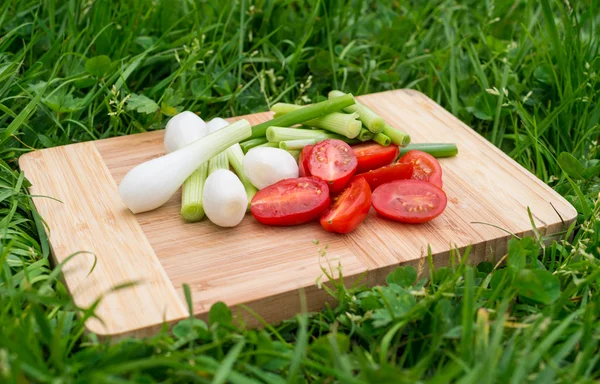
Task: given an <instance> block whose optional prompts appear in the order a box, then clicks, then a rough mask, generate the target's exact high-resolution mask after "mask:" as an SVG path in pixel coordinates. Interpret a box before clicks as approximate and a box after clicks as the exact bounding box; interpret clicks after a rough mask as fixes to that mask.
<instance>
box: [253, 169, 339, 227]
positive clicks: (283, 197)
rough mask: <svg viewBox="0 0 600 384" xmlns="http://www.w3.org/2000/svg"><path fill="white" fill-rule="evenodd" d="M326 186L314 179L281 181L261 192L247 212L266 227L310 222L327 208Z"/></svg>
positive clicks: (327, 195)
mask: <svg viewBox="0 0 600 384" xmlns="http://www.w3.org/2000/svg"><path fill="white" fill-rule="evenodd" d="M330 202H331V200H330V198H329V189H328V188H327V183H325V182H324V181H323V180H320V179H317V178H315V177H299V178H294V179H284V180H281V181H279V182H277V183H275V184H272V185H269V186H268V187H266V188H263V189H261V190H260V191H258V192H257V193H256V195H254V197H253V198H252V201H251V203H250V212H251V213H252V216H254V218H255V219H256V220H258V222H260V223H262V224H266V225H279V226H282V225H298V224H303V223H306V222H309V221H312V220H314V219H316V218H318V217H319V216H321V214H322V213H323V211H325V210H326V209H327V208H328V207H329V204H330Z"/></svg>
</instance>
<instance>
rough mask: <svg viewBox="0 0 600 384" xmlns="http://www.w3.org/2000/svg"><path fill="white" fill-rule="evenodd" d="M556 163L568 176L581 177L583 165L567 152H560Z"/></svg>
mask: <svg viewBox="0 0 600 384" xmlns="http://www.w3.org/2000/svg"><path fill="white" fill-rule="evenodd" d="M558 165H560V167H561V168H562V170H563V171H564V172H565V173H566V174H567V175H569V177H572V178H574V179H581V178H583V171H584V169H583V165H581V163H580V162H579V160H577V159H576V158H575V157H574V156H573V155H571V154H570V153H569V152H562V153H561V154H560V155H558Z"/></svg>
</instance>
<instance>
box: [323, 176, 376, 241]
mask: <svg viewBox="0 0 600 384" xmlns="http://www.w3.org/2000/svg"><path fill="white" fill-rule="evenodd" d="M369 209H371V189H370V188H369V184H367V182H366V181H365V179H363V178H357V179H353V180H352V181H351V182H350V184H348V187H347V188H346V189H345V190H344V192H342V193H341V194H340V195H339V196H338V197H337V198H336V199H335V201H334V203H333V204H332V205H331V207H330V208H329V209H328V210H326V211H325V212H324V213H323V215H322V216H321V220H320V221H321V226H322V227H323V228H324V229H325V230H326V231H328V232H337V233H348V232H352V231H354V230H355V229H356V228H357V227H358V226H359V225H360V224H361V223H362V222H363V221H364V220H365V218H366V217H367V215H368V214H369Z"/></svg>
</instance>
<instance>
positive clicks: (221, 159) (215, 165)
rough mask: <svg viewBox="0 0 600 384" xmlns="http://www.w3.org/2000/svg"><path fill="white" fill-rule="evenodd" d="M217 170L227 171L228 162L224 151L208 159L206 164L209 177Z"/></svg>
mask: <svg viewBox="0 0 600 384" xmlns="http://www.w3.org/2000/svg"><path fill="white" fill-rule="evenodd" d="M217 169H229V160H228V159H227V153H225V151H223V152H221V153H219V154H218V155H217V156H215V157H213V158H212V159H210V161H209V162H208V174H209V175H210V174H211V173H213V172H214V171H216V170H217Z"/></svg>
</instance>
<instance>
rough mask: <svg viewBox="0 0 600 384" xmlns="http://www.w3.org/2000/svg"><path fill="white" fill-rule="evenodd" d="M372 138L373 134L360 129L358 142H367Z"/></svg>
mask: <svg viewBox="0 0 600 384" xmlns="http://www.w3.org/2000/svg"><path fill="white" fill-rule="evenodd" d="M372 138H373V132H371V131H369V130H368V129H367V128H361V129H360V132H359V133H358V140H360V141H369V140H371V139H372Z"/></svg>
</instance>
